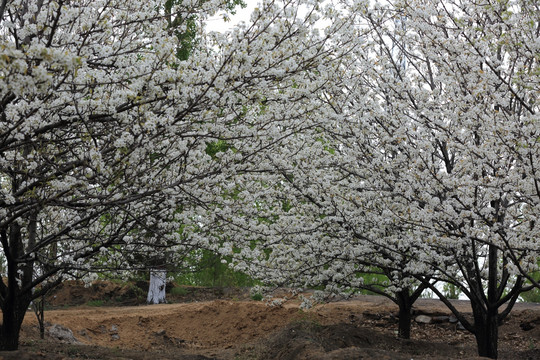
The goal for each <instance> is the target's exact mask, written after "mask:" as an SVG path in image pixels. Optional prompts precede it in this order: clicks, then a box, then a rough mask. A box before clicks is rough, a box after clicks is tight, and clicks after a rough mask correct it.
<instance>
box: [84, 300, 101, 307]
mask: <svg viewBox="0 0 540 360" xmlns="http://www.w3.org/2000/svg"><path fill="white" fill-rule="evenodd" d="M86 305H88V306H96V307H99V306H103V300H90V301H88V302H87V303H86Z"/></svg>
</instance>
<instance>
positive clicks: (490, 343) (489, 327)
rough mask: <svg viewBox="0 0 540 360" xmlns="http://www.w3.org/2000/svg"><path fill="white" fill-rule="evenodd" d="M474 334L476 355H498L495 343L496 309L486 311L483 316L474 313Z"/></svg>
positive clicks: (496, 343)
mask: <svg viewBox="0 0 540 360" xmlns="http://www.w3.org/2000/svg"><path fill="white" fill-rule="evenodd" d="M474 327H475V330H476V332H475V334H474V336H475V337H476V344H477V346H478V355H479V356H485V357H488V358H490V359H496V358H497V356H498V353H497V345H498V339H499V324H498V319H497V311H494V312H493V311H491V312H490V311H488V312H487V313H485V314H484V316H476V315H475V326H474Z"/></svg>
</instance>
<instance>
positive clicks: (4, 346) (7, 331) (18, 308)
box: [0, 299, 30, 351]
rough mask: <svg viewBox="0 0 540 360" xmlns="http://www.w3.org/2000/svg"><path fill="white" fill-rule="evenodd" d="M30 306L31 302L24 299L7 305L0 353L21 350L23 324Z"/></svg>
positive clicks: (1, 334) (0, 339)
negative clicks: (20, 337)
mask: <svg viewBox="0 0 540 360" xmlns="http://www.w3.org/2000/svg"><path fill="white" fill-rule="evenodd" d="M29 304H30V302H29V301H25V300H24V299H15V301H10V302H8V303H6V304H5V306H4V308H3V309H2V315H3V316H2V325H1V326H0V351H13V350H17V349H18V348H19V334H20V331H21V324H22V322H23V319H24V315H25V314H26V309H27V308H28V305H29Z"/></svg>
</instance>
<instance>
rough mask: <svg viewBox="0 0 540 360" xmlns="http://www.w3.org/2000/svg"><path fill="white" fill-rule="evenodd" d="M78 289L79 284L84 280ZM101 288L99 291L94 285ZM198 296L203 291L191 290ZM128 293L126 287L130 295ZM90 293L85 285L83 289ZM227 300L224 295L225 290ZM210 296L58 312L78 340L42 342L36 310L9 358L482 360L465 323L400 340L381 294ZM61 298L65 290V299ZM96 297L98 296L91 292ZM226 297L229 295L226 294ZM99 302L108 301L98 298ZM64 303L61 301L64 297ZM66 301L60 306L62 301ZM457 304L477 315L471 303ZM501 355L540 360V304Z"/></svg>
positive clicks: (526, 311)
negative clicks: (343, 297)
mask: <svg viewBox="0 0 540 360" xmlns="http://www.w3.org/2000/svg"><path fill="white" fill-rule="evenodd" d="M117 285H118V286H119V284H115V285H111V284H104V285H97V286H96V287H95V288H94V290H97V291H102V295H103V294H108V295H107V296H110V297H111V298H115V297H118V296H119V295H118V294H119V293H120V294H127V293H128V292H129V290H125V289H123V288H122V287H121V286H120V287H118V288H117V290H115V291H112V290H111V289H112V288H114V286H117ZM65 286H66V287H65V288H63V289H59V290H60V292H57V293H56V294H57V297H56V299H59V298H60V295H61V294H64V295H65V294H67V293H69V294H74V296H72V297H71V299H70V300H69V299H68V300H69V301H70V303H73V301H74V300H76V301H77V302H82V303H83V304H87V303H88V301H89V300H88V299H90V297H89V296H90V295H81V293H80V291H83V290H81V289H79V288H77V287H76V286H75V288H74V289H69V288H70V287H71V285H70V284H65ZM77 286H78V285H77ZM90 290H92V289H90ZM192 290H193V293H196V292H197V291H196V290H195V289H192ZM123 291H125V292H124V293H122V292H123ZM83 292H84V291H83ZM220 292H221V295H219V293H218V294H214V295H215V296H224V295H223V293H224V291H220ZM233 293H234V292H231V297H230V298H229V299H208V298H209V297H210V296H211V292H208V291H203V295H200V296H201V297H202V298H204V299H207V300H205V301H199V302H197V301H192V300H193V299H195V298H197V296H199V295H194V294H191V295H189V294H187V293H186V294H183V295H182V296H188V298H187V299H188V301H191V302H185V303H175V304H161V305H151V306H146V305H145V306H116V307H106V306H101V307H96V306H92V307H91V306H88V304H87V305H82V306H75V307H69V308H65V309H57V310H49V311H46V313H45V320H46V321H47V322H48V323H49V325H51V326H52V325H53V324H58V325H61V326H62V327H64V328H66V329H70V330H71V331H72V332H73V335H74V336H75V338H76V340H77V343H71V344H62V343H61V342H60V340H58V339H53V338H51V337H47V338H46V339H45V340H40V339H39V332H38V329H37V321H36V319H35V316H33V314H32V313H30V312H29V313H28V314H27V316H26V319H25V322H24V325H23V333H22V336H21V342H22V346H21V350H20V351H18V352H15V353H0V359H45V360H52V359H116V360H119V359H134V360H142V359H152V360H156V359H225V360H228V359H239V360H241V359H246V360H247V359H268V360H270V359H271V360H275V359H283V360H288V359H291V360H292V359H375V360H377V359H379V360H383V359H398V360H399V359H411V358H414V359H474V358H476V344H475V340H474V337H473V336H472V335H471V334H469V333H468V332H466V331H464V330H459V328H458V327H457V326H456V324H452V323H450V322H441V323H431V324H422V323H416V322H415V323H413V328H412V339H411V340H402V339H398V338H397V336H396V332H397V318H396V313H397V307H396V306H395V305H394V304H393V303H391V302H390V301H389V300H387V299H386V298H383V297H376V296H360V297H357V298H354V299H352V300H349V301H343V302H334V303H329V304H324V305H318V306H316V307H314V308H312V309H310V310H307V311H302V310H300V309H299V307H298V305H299V302H298V301H289V302H286V303H284V304H283V305H282V306H274V307H270V306H267V305H266V304H265V303H264V302H261V301H251V300H239V299H238V295H240V294H244V296H247V295H246V292H245V291H244V290H242V291H240V292H239V293H238V294H236V295H232V294H233ZM64 295H61V296H64ZM92 296H93V295H92ZM225 296H226V295H225ZM98 300H99V299H98ZM57 301H59V300H57ZM58 306H60V304H58ZM455 306H456V307H458V308H459V309H460V311H463V312H470V306H469V304H468V302H465V301H457V302H455ZM419 314H427V315H429V316H439V315H449V312H448V310H447V309H446V307H445V306H444V305H443V304H441V303H440V302H439V301H436V300H426V299H421V300H420V301H419V302H418V303H417V305H416V309H415V316H416V315H419ZM499 349H500V358H501V359H531V360H533V359H540V350H539V349H540V306H537V305H532V304H517V307H516V310H515V311H514V312H513V313H512V314H511V316H510V317H509V318H508V320H507V321H506V322H505V323H504V324H503V325H502V326H501V327H500V341H499Z"/></svg>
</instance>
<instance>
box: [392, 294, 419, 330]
mask: <svg viewBox="0 0 540 360" xmlns="http://www.w3.org/2000/svg"><path fill="white" fill-rule="evenodd" d="M396 300H397V301H396V302H397V305H398V307H399V322H398V337H399V338H401V339H410V338H411V320H412V314H411V312H412V306H413V303H414V301H415V300H416V299H415V298H412V297H411V295H410V294H409V289H405V290H402V291H400V292H398V293H396Z"/></svg>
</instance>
